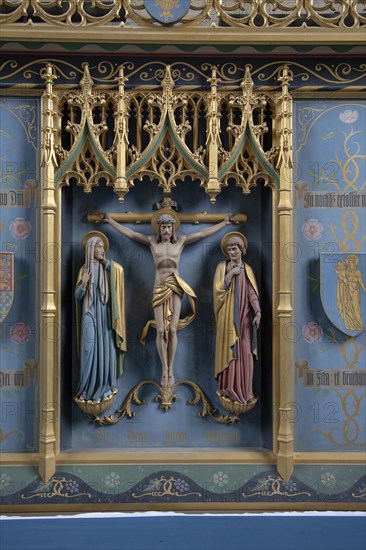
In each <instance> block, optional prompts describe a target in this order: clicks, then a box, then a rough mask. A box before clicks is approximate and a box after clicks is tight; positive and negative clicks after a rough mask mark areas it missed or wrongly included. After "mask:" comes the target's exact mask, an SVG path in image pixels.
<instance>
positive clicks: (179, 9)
mask: <svg viewBox="0 0 366 550" xmlns="http://www.w3.org/2000/svg"><path fill="white" fill-rule="evenodd" d="M190 4H191V1H190V0H144V7H145V9H146V11H147V12H148V13H149V14H150V15H151V17H153V18H154V19H155V20H156V21H159V23H163V24H164V25H169V24H172V23H176V22H177V21H179V20H180V19H181V18H182V17H184V16H185V14H186V13H187V12H188V10H189V7H190Z"/></svg>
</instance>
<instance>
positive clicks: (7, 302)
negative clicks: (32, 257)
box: [0, 252, 14, 325]
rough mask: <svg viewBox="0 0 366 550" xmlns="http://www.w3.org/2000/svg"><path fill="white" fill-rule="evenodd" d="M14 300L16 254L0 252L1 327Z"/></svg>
mask: <svg viewBox="0 0 366 550" xmlns="http://www.w3.org/2000/svg"><path fill="white" fill-rule="evenodd" d="M13 298H14V253H13V252H0V325H1V324H2V323H3V322H4V321H5V319H6V318H7V316H8V313H9V311H10V310H11V306H12V304H13Z"/></svg>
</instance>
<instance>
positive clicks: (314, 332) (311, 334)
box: [302, 321, 323, 344]
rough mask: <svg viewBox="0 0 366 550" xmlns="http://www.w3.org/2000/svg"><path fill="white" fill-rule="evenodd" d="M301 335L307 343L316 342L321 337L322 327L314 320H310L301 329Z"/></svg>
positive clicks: (319, 340)
mask: <svg viewBox="0 0 366 550" xmlns="http://www.w3.org/2000/svg"><path fill="white" fill-rule="evenodd" d="M302 336H303V338H304V340H305V342H307V343H308V344H317V343H318V342H321V341H322V339H323V329H322V327H321V326H320V325H318V323H316V322H315V321H310V323H308V324H307V325H305V326H304V328H303V329H302Z"/></svg>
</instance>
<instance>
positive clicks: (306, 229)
mask: <svg viewBox="0 0 366 550" xmlns="http://www.w3.org/2000/svg"><path fill="white" fill-rule="evenodd" d="M301 231H302V234H303V235H304V237H305V239H307V240H308V241H317V240H318V239H320V238H321V236H322V235H323V232H324V227H323V226H322V224H321V223H320V222H319V221H318V220H316V219H315V218H312V219H310V220H307V221H306V222H305V223H304V225H303V226H302V229H301Z"/></svg>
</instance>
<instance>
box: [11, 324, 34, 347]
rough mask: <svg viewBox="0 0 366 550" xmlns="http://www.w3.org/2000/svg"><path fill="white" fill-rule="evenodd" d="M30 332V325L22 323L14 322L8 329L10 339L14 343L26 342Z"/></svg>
mask: <svg viewBox="0 0 366 550" xmlns="http://www.w3.org/2000/svg"><path fill="white" fill-rule="evenodd" d="M31 333H32V331H31V329H30V327H29V326H28V325H26V324H24V323H16V324H15V325H13V326H12V327H11V328H10V330H9V334H10V337H11V341H12V342H14V344H26V343H27V342H28V341H29V339H30V336H31Z"/></svg>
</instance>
